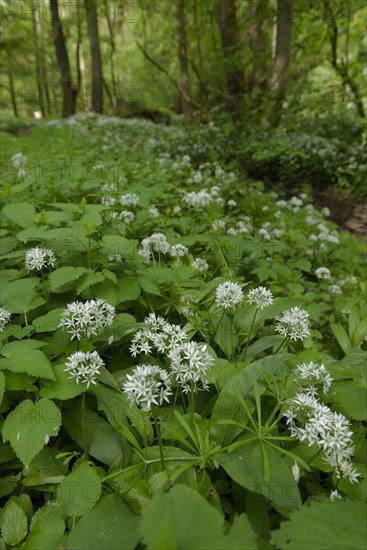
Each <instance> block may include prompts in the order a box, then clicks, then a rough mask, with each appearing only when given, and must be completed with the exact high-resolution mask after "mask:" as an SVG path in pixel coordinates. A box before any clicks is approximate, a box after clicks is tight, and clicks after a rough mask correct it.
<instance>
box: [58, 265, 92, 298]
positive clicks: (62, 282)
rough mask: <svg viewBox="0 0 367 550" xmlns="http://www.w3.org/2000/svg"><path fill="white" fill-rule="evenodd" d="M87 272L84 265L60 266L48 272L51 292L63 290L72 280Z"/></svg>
mask: <svg viewBox="0 0 367 550" xmlns="http://www.w3.org/2000/svg"><path fill="white" fill-rule="evenodd" d="M85 273H88V269H87V268H85V267H71V266H66V267H60V268H59V269H55V271H53V272H52V273H50V277H49V281H50V285H51V290H52V292H55V293H58V292H65V290H67V288H68V287H70V286H71V284H72V283H73V282H74V281H77V280H78V279H79V278H80V277H81V276H82V275H84V274H85Z"/></svg>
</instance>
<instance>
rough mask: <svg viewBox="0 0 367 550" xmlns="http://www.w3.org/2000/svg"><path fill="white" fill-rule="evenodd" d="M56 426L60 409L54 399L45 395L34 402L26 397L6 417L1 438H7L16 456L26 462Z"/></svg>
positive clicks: (53, 433) (59, 418)
mask: <svg viewBox="0 0 367 550" xmlns="http://www.w3.org/2000/svg"><path fill="white" fill-rule="evenodd" d="M60 426H61V413H60V410H59V409H58V408H57V407H56V405H55V403H53V402H52V401H50V400H49V399H46V398H43V399H40V401H38V402H37V403H33V402H32V401H31V400H30V399H26V400H25V401H22V402H21V403H19V405H18V406H17V407H15V409H14V410H13V411H12V412H11V413H9V414H8V416H7V417H6V419H5V422H4V426H3V439H4V441H10V444H11V446H12V448H13V450H14V452H15V454H16V455H17V457H18V458H19V459H20V460H21V461H22V462H23V463H24V464H25V465H28V464H29V463H30V462H31V460H32V458H34V457H35V456H36V454H37V453H39V451H40V450H41V449H42V448H43V447H44V446H45V444H46V442H47V440H48V438H49V437H52V436H56V435H57V434H58V431H59V428H60Z"/></svg>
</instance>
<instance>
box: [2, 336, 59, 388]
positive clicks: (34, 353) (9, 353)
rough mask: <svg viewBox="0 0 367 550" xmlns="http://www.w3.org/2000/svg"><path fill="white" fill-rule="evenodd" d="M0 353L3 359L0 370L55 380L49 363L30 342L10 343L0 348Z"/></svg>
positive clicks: (41, 352)
mask: <svg viewBox="0 0 367 550" xmlns="http://www.w3.org/2000/svg"><path fill="white" fill-rule="evenodd" d="M1 353H2V355H3V356H4V357H5V359H1V360H0V369H9V370H10V371H11V372H15V373H24V374H29V375H30V376H39V377H40V378H47V379H49V380H55V375H54V373H53V370H52V367H51V363H50V362H49V360H48V359H47V357H46V355H45V354H44V353H43V351H40V350H38V349H34V344H33V341H32V340H21V341H20V342H10V343H9V344H6V345H5V346H4V347H3V348H2V350H1Z"/></svg>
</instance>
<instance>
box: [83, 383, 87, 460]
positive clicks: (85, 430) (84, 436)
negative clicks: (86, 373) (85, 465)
mask: <svg viewBox="0 0 367 550" xmlns="http://www.w3.org/2000/svg"><path fill="white" fill-rule="evenodd" d="M82 431H83V447H84V460H85V462H87V461H88V441H87V426H86V418H85V392H83V393H82Z"/></svg>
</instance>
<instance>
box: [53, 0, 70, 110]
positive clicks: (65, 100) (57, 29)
mask: <svg viewBox="0 0 367 550" xmlns="http://www.w3.org/2000/svg"><path fill="white" fill-rule="evenodd" d="M50 10H51V24H52V34H53V39H54V44H55V50H56V58H57V63H58V66H59V71H60V76H61V86H62V116H63V117H68V116H70V115H73V114H74V113H75V94H74V91H73V87H72V84H71V73H70V64H69V57H68V51H67V49H66V43H65V38H64V33H63V31H62V26H61V20H60V17H59V6H58V0H50Z"/></svg>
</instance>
